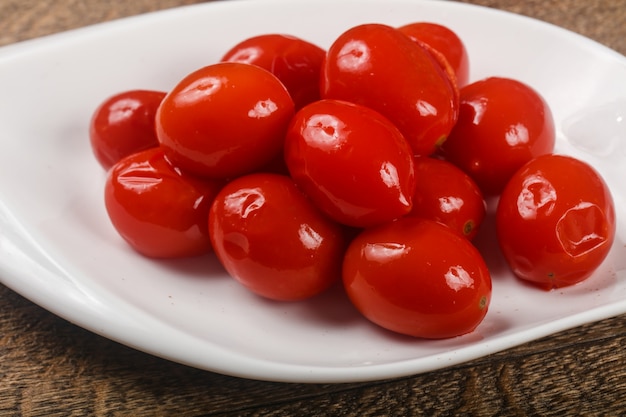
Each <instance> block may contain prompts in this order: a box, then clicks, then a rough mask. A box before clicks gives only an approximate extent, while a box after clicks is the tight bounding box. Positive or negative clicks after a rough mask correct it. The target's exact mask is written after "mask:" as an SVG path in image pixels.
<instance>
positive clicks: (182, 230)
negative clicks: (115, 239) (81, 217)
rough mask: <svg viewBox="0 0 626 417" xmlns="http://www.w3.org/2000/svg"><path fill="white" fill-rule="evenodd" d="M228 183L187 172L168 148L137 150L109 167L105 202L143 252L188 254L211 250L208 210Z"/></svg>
mask: <svg viewBox="0 0 626 417" xmlns="http://www.w3.org/2000/svg"><path fill="white" fill-rule="evenodd" d="M221 187H222V182H221V181H216V180H204V179H202V180H201V179H199V178H196V177H194V176H191V175H188V174H186V173H183V172H181V171H180V170H179V169H177V168H176V167H174V166H173V165H172V164H170V162H169V161H168V160H167V158H166V157H165V153H164V151H163V149H162V148H160V147H156V148H150V149H147V150H145V151H140V152H137V153H135V154H133V155H130V156H128V157H126V158H123V159H122V160H121V161H119V162H118V163H116V164H115V165H114V166H113V167H112V168H111V169H110V170H109V172H108V175H107V179H106V182H105V192H104V202H105V207H106V210H107V214H108V215H109V219H110V220H111V223H112V224H113V226H114V227H115V229H116V230H117V232H118V233H119V234H120V235H121V236H122V238H123V239H124V240H126V241H127V242H128V243H129V244H130V246H131V247H133V248H134V249H135V250H136V251H137V252H139V253H141V254H142V255H144V256H147V257H150V258H183V257H191V256H197V255H202V254H205V253H209V252H211V242H210V239H209V233H208V222H207V218H208V213H209V208H210V206H211V203H212V201H213V199H214V198H215V196H216V195H217V193H218V191H219V190H220V188H221Z"/></svg>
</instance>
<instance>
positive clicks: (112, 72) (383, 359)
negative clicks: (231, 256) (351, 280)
mask: <svg viewBox="0 0 626 417" xmlns="http://www.w3.org/2000/svg"><path fill="white" fill-rule="evenodd" d="M419 20H429V21H434V22H439V23H442V24H445V25H447V26H449V27H450V28H452V29H453V30H455V31H456V32H457V33H458V34H459V35H460V36H461V37H462V39H464V41H465V42H466V45H467V48H468V50H469V54H470V59H471V72H472V78H473V79H474V80H475V79H479V78H482V77H486V76H489V75H500V76H509V77H514V78H518V79H520V80H522V81H524V82H527V83H529V84H530V85H532V86H533V87H535V88H536V89H537V90H539V91H540V92H541V93H542V94H543V95H544V96H545V98H546V99H547V101H548V102H549V104H550V105H551V107H552V109H553V111H554V116H555V118H556V123H557V127H558V150H559V151H560V152H565V153H569V154H572V155H574V156H577V157H580V158H582V159H584V160H586V161H589V162H590V163H592V164H593V165H594V166H596V167H597V168H598V169H599V171H600V172H601V173H602V174H603V175H604V176H605V178H606V180H607V181H608V183H609V185H610V187H611V188H612V190H613V192H614V197H615V202H616V207H617V210H618V223H619V224H618V231H617V240H616V242H615V246H614V248H613V251H612V253H611V254H610V256H609V258H608V259H607V260H606V262H605V263H604V265H603V266H602V267H601V268H600V270H599V271H597V273H596V274H595V275H594V276H593V277H592V278H590V279H589V280H588V281H586V282H584V283H582V284H580V285H578V286H575V287H572V288H568V289H563V290H560V291H553V292H543V291H539V290H536V289H534V288H529V287H527V286H524V285H521V284H520V283H519V282H518V281H516V280H515V279H514V278H513V277H512V276H511V275H510V273H509V272H508V271H507V269H506V267H505V266H504V264H503V263H502V261H501V260H499V258H498V257H497V256H488V261H489V263H490V265H491V268H492V273H493V281H494V290H493V302H492V305H491V308H490V311H489V313H488V315H487V317H486V319H485V321H484V322H483V323H482V324H481V325H480V326H479V328H478V329H477V330H476V331H475V332H474V333H472V334H469V335H467V336H464V337H459V338H456V339H450V340H442V341H424V340H417V339H411V338H406V337H401V336H397V335H393V334H391V333H389V332H386V331H383V330H380V329H378V328H377V327H375V326H374V325H372V324H370V323H368V322H367V321H366V320H365V319H363V318H361V317H360V316H359V315H358V314H357V313H355V311H354V310H353V309H352V307H350V306H349V304H348V303H347V301H346V300H345V299H344V298H343V296H342V295H341V292H340V291H335V292H333V291H331V292H329V293H327V294H325V295H323V296H321V297H319V298H317V299H314V300H312V301H310V302H304V303H295V304H284V303H273V302H268V301H264V300H262V299H259V298H257V297H255V296H253V295H251V294H249V293H248V292H247V291H246V290H244V289H243V288H242V287H240V286H239V285H238V284H237V283H235V282H234V281H233V280H231V279H230V278H229V277H227V276H226V275H225V274H224V273H223V271H222V269H221V268H220V267H219V266H218V265H217V262H216V261H215V260H214V259H213V258H212V257H206V258H202V259H196V260H194V261H177V262H155V261H151V260H148V259H144V258H142V257H140V256H138V255H136V254H135V253H134V252H132V251H131V250H130V249H129V248H128V247H127V246H126V245H125V244H124V243H123V242H122V241H121V239H120V238H119V237H118V236H117V234H116V233H115V231H114V230H113V229H112V227H111V226H110V224H109V221H108V219H107V216H106V213H105V211H104V208H103V201H102V188H103V182H104V173H103V172H102V170H101V169H100V167H99V166H98V165H97V163H96V162H95V160H94V159H93V157H92V154H91V150H90V148H89V144H88V138H87V125H88V120H89V118H90V115H91V113H92V111H93V110H94V109H95V107H96V106H97V105H98V104H99V103H100V102H101V101H102V100H103V99H104V98H105V97H107V96H109V95H111V94H113V93H116V92H118V91H122V90H125V89H132V88H150V89H161V90H167V89H169V88H170V87H172V86H173V85H174V83H176V82H177V81H178V80H179V79H180V78H182V77H183V76H184V75H186V74H187V73H188V72H191V71H192V70H195V69H197V68H199V67H201V66H203V65H205V64H209V63H212V62H214V61H216V60H217V59H218V58H219V57H220V56H221V54H222V53H223V52H224V51H225V50H226V49H227V48H229V47H230V46H231V45H233V44H234V43H236V42H238V41H240V40H242V39H244V38H246V37H248V36H252V35H256V34H260V33H269V32H283V33H289V34H293V35H296V36H299V37H302V38H305V39H308V40H310V41H313V42H315V43H317V44H319V45H320V46H324V47H326V46H328V45H329V44H330V42H331V41H332V40H333V39H334V38H335V37H336V36H337V35H339V34H340V33H341V32H343V31H344V30H346V29H348V28H349V27H350V26H353V25H356V24H359V23H365V22H380V23H387V24H392V25H400V24H405V23H408V22H411V21H419ZM624 117H626V58H624V57H623V56H621V55H619V54H617V53H615V52H613V51H611V50H609V49H607V48H605V47H603V46H600V45H598V44H597V43H594V42H592V41H590V40H588V39H585V38H583V37H581V36H578V35H575V34H573V33H570V32H567V31H565V30H562V29H559V28H557V27H554V26H551V25H548V24H545V23H541V22H538V21H534V20H531V19H527V18H523V17H520V16H517V15H512V14H508V13H503V12H499V11H495V10H491V9H486V8H480V7H475V6H468V5H463V4H457V3H453V2H443V1H442V2H439V1H416V0H378V1H374V0H368V1H362V0H353V1H348V0H342V1H337V0H307V1H290V0H267V1H260V0H255V1H229V2H218V3H210V4H205V5H198V6H192V7H186V8H179V9H174V10H170V11H165V12H159V13H155V14H149V15H144V16H140V17H136V18H130V19H125V20H120V21H116V22H113V23H107V24H102V25H97V26H93V27H89V28H86V29H81V30H76V31H72V32H67V33H63V34H59V35H55V36H51V37H47V38H42V39H38V40H34V41H29V42H25V43H21V44H16V45H12V46H8V47H5V48H1V49H0V280H1V282H2V283H4V284H5V285H7V286H9V287H11V288H13V289H14V290H15V291H17V292H19V293H21V294H23V295H24V296H26V297H28V298H29V299H31V300H33V301H34V302H35V303H37V304H39V305H41V306H43V307H44V308H46V309H48V310H50V311H51V312H53V313H55V314H58V315H59V316H61V317H64V318H66V319H68V320H69V321H71V322H74V323H76V324H78V325H79V326H82V327H84V328H86V329H89V330H91V331H93V332H95V333H98V334H101V335H104V336H106V337H108V338H110V339H113V340H116V341H119V342H121V343H124V344H126V345H129V346H132V347H134V348H137V349H139V350H142V351H145V352H149V353H151V354H154V355H157V356H160V357H163V358H167V359H170V360H173V361H177V362H181V363H185V364H188V365H191V366H194V367H198V368H203V369H207V370H211V371H215V372H220V373H224V374H229V375H236V376H241V377H247V378H256V379H265V380H275V381H293V382H346V381H362V380H375V379H382V378H390V377H399V376H403V375H409V374H415V373H419V372H425V371H430V370H434V369H439V368H443V367H446V366H449V365H453V364H457V363H460V362H463V361H467V360H471V359H474V358H477V357H481V356H484V355H487V354H489V353H493V352H496V351H499V350H503V349H506V348H509V347H511V346H514V345H518V344H521V343H523V342H526V341H530V340H533V339H536V338H539V337H541V336H545V335H548V334H551V333H554V332H557V331H560V330H563V329H566V328H570V327H573V326H577V325H580V324H583V323H587V322H591V321H594V320H599V319H602V318H607V317H611V316H614V315H618V314H621V313H624V312H626V249H625V247H624V243H625V241H626V225H625V224H624V219H626V189H625V185H624V178H626V164H624V163H623V161H624V158H626V130H625V124H626V122H625V121H623V118H624ZM487 227H489V226H487ZM483 244H484V245H486V247H487V250H488V251H489V250H492V251H495V248H494V246H493V244H492V243H488V242H487V243H484V242H483ZM489 245H491V246H489Z"/></svg>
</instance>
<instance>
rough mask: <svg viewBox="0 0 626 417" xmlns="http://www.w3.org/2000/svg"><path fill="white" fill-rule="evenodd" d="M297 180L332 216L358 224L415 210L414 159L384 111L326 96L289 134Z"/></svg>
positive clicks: (289, 158)
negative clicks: (383, 114)
mask: <svg viewBox="0 0 626 417" xmlns="http://www.w3.org/2000/svg"><path fill="white" fill-rule="evenodd" d="M285 162H286V164H287V168H288V170H289V173H290V174H291V176H292V178H293V179H294V181H295V182H296V184H298V186H299V187H300V188H301V189H302V190H303V191H304V193H305V194H306V195H308V196H309V197H310V198H311V200H312V201H313V202H314V203H315V204H316V205H317V206H318V207H319V208H320V210H322V211H323V212H324V213H326V214H327V215H328V216H329V217H331V218H332V219H334V220H335V221H337V222H340V223H342V224H345V225H348V226H353V227H367V226H372V225H375V224H380V223H384V222H387V221H391V220H393V219H395V218H398V217H400V216H403V215H405V214H406V213H408V212H409V211H410V210H411V207H412V196H413V192H414V188H415V177H414V167H413V157H412V152H411V148H410V146H409V144H408V143H407V141H406V140H405V139H404V137H403V136H402V134H401V133H400V132H399V131H398V129H397V128H396V127H395V126H394V125H393V123H391V122H390V121H389V120H388V119H387V118H385V117H384V116H382V115H381V114H380V113H378V112H376V111H374V110H372V109H369V108H367V107H365V106H361V105H358V104H353V103H348V102H345V101H340V100H320V101H317V102H315V103H312V104H310V105H308V106H305V107H304V108H302V109H301V110H300V111H298V113H296V115H295V116H294V118H293V120H292V123H291V124H290V126H289V129H288V131H287V135H286V138H285Z"/></svg>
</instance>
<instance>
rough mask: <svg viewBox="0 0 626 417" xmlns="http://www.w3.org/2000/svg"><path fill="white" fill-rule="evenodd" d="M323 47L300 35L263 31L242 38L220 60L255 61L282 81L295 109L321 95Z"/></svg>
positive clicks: (246, 62) (252, 62) (255, 63)
mask: <svg viewBox="0 0 626 417" xmlns="http://www.w3.org/2000/svg"><path fill="white" fill-rule="evenodd" d="M325 56H326V51H325V50H324V49H322V48H320V47H319V46H317V45H315V44H313V43H311V42H307V41H305V40H303V39H300V38H297V37H294V36H289V35H283V34H277V33H270V34H263V35H258V36H253V37H251V38H248V39H245V40H243V41H242V42H240V43H238V44H237V45H235V46H233V47H232V48H231V49H229V50H228V51H227V52H226V53H225V54H224V56H223V57H222V59H221V60H222V61H227V62H241V63H245V64H253V65H258V66H260V67H261V68H264V69H266V70H268V71H270V72H271V73H272V74H274V75H276V77H278V79H279V80H280V81H282V83H283V84H284V85H285V87H286V88H287V90H288V91H289V94H290V95H291V98H292V99H293V101H294V104H295V107H296V109H300V108H302V107H304V106H305V105H306V104H309V103H312V102H314V101H317V100H319V99H320V91H319V79H320V72H321V69H322V63H323V62H324V57H325Z"/></svg>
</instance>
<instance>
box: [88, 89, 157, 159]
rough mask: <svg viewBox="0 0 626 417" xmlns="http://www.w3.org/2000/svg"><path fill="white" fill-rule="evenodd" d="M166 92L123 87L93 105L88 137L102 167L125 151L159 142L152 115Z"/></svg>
mask: <svg viewBox="0 0 626 417" xmlns="http://www.w3.org/2000/svg"><path fill="white" fill-rule="evenodd" d="M165 94H166V93H165V92H162V91H153V90H128V91H123V92H121V93H118V94H115V95H113V96H111V97H109V98H107V99H106V100H104V101H103V102H102V103H101V104H100V105H99V106H98V107H97V108H96V110H95V111H94V113H93V115H92V117H91V120H90V123H89V140H90V144H91V149H92V151H93V153H94V156H95V158H96V160H97V161H98V163H99V164H100V165H101V166H102V167H103V168H104V169H105V170H108V169H109V168H111V166H113V165H114V164H115V163H116V162H118V161H119V160H120V159H122V158H124V157H126V156H128V155H131V154H133V153H135V152H139V151H143V150H144V149H148V148H153V147H156V146H159V141H158V139H157V136H156V131H155V117H156V112H157V109H158V108H159V105H160V104H161V101H163V98H164V97H165Z"/></svg>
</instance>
